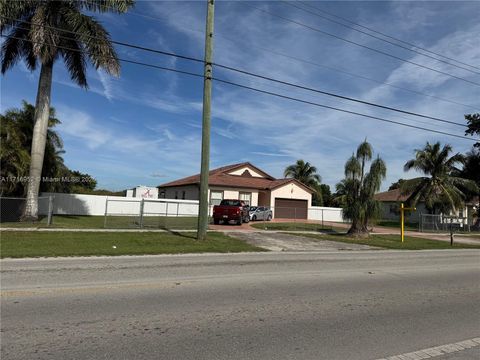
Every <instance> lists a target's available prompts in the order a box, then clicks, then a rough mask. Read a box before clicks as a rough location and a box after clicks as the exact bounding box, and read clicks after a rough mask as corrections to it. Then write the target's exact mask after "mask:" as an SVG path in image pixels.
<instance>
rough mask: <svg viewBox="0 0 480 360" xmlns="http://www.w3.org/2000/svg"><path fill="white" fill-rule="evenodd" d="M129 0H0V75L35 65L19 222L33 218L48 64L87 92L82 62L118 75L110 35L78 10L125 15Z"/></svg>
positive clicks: (47, 98) (44, 125)
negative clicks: (60, 66) (1, 38)
mask: <svg viewBox="0 0 480 360" xmlns="http://www.w3.org/2000/svg"><path fill="white" fill-rule="evenodd" d="M133 2H134V1H133V0H65V1H54V0H42V1H41V0H24V1H9V0H0V32H2V33H4V32H5V31H7V32H8V34H7V37H6V40H5V42H4V43H3V45H2V55H1V64H2V68H1V71H2V74H4V73H5V72H6V71H7V70H8V69H10V68H11V67H12V66H13V65H14V64H15V63H16V62H17V61H18V60H24V61H25V63H26V65H27V67H28V68H29V69H30V70H32V71H33V70H35V69H36V67H37V63H39V64H40V77H39V83H38V91H37V99H36V104H35V127H34V130H33V139H32V151H31V162H30V171H29V183H28V190H27V201H26V207H25V212H24V216H23V218H24V219H26V220H36V219H37V218H38V192H39V188H40V178H41V175H42V166H43V158H44V154H45V144H46V137H47V129H48V119H49V112H50V96H51V87H52V72H53V64H54V62H55V61H56V60H58V59H59V58H60V57H62V58H63V61H64V63H65V65H66V66H67V69H68V71H69V73H70V77H71V79H72V80H73V81H74V82H76V83H77V84H78V85H79V86H81V87H84V88H87V87H88V84H87V79H86V66H87V61H89V62H91V63H92V64H93V66H94V67H95V68H96V69H98V68H103V69H104V70H105V71H106V72H108V73H110V74H112V75H118V74H119V71H120V64H119V61H118V58H117V54H116V52H115V49H114V48H113V46H112V43H111V42H110V35H109V33H108V32H107V31H106V30H105V28H104V27H103V26H102V25H101V24H100V23H99V22H97V21H96V20H95V19H94V18H93V17H91V16H88V15H85V14H83V13H82V11H91V12H107V11H112V12H116V13H124V12H126V11H127V10H128V9H129V8H130V7H131V6H133Z"/></svg>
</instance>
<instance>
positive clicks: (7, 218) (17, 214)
mask: <svg viewBox="0 0 480 360" xmlns="http://www.w3.org/2000/svg"><path fill="white" fill-rule="evenodd" d="M53 201H54V199H53V196H41V197H39V198H38V220H37V221H35V222H23V221H22V215H23V212H24V211H25V206H26V203H27V199H26V198H20V197H0V223H1V225H2V227H9V226H13V227H18V226H20V225H25V226H27V225H30V224H34V225H45V226H50V225H51V224H52V221H53Z"/></svg>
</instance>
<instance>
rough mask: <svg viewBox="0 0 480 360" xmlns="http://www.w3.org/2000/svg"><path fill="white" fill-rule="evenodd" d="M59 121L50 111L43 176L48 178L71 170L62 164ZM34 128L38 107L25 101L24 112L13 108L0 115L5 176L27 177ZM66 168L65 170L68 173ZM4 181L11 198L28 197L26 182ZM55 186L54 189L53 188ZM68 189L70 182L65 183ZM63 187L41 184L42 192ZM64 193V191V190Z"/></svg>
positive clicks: (0, 156) (0, 148) (0, 155)
mask: <svg viewBox="0 0 480 360" xmlns="http://www.w3.org/2000/svg"><path fill="white" fill-rule="evenodd" d="M58 124H60V120H58V119H57V118H56V117H55V109H54V108H50V111H49V119H48V130H47V137H46V144H45V155H44V161H43V169H42V175H43V176H45V177H52V178H54V177H62V176H68V175H67V173H68V172H69V170H68V169H67V168H66V166H65V165H64V164H63V158H62V154H64V153H65V152H64V151H63V150H62V148H63V142H62V139H61V138H60V135H59V134H58V133H57V132H56V131H55V130H54V127H55V126H56V125H58ZM34 125H35V107H34V106H33V105H31V104H29V103H27V102H26V101H23V103H22V108H21V109H10V110H7V111H6V112H5V115H0V128H1V135H2V136H1V140H2V141H1V143H0V160H1V174H2V177H4V178H7V179H10V180H13V179H18V178H23V177H27V176H28V170H29V167H30V152H31V146H32V137H33V129H34ZM65 169H66V171H65ZM10 180H9V181H4V182H2V184H1V192H2V194H4V195H10V196H25V194H26V191H25V187H24V183H23V181H10ZM53 185H55V186H53ZM62 185H64V187H63V189H64V190H66V189H68V187H70V186H71V184H69V183H65V184H62ZM57 188H58V189H59V188H61V186H60V185H59V184H58V183H48V182H43V183H41V186H40V190H41V191H53V190H56V189H57ZM64 192H65V191H64Z"/></svg>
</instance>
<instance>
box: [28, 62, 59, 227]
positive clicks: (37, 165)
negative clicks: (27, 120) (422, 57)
mask: <svg viewBox="0 0 480 360" xmlns="http://www.w3.org/2000/svg"><path fill="white" fill-rule="evenodd" d="M52 71H53V61H50V62H48V63H46V64H42V69H41V71H40V79H39V81H38V91H37V100H36V104H35V126H34V128H33V138H32V152H31V157H30V173H29V179H28V184H27V201H26V204H25V211H24V213H23V217H22V218H23V220H24V221H36V220H38V192H39V190H40V181H41V176H42V167H43V157H44V155H45V144H46V142H47V130H48V119H49V117H50V95H51V90H52Z"/></svg>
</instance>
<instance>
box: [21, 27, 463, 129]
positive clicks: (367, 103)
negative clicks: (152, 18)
mask: <svg viewBox="0 0 480 360" xmlns="http://www.w3.org/2000/svg"><path fill="white" fill-rule="evenodd" d="M24 22H26V23H30V24H31V25H35V24H33V23H32V22H27V21H24ZM45 26H46V27H49V28H53V29H55V30H60V31H66V32H68V33H73V34H76V32H73V31H70V30H63V29H60V28H56V27H53V26H48V25H45ZM19 28H21V29H24V30H28V28H23V27H19ZM60 37H61V38H64V37H63V36H61V35H60ZM90 38H96V39H98V38H97V37H92V36H90ZM112 43H115V44H118V45H122V46H126V47H130V48H135V49H140V50H143V51H148V52H153V53H157V54H161V55H167V56H173V57H177V58H180V59H184V60H191V61H195V62H199V63H203V62H204V61H203V60H201V59H198V58H193V57H190V56H184V55H179V54H175V53H171V52H166V51H162V50H158V49H152V48H147V47H144V46H138V45H134V44H129V43H125V42H121V41H113V40H112ZM212 65H215V66H217V67H220V68H224V69H226V70H230V71H234V72H237V73H241V74H244V75H249V76H253V77H257V78H261V79H264V80H268V81H272V82H276V83H279V84H282V85H287V86H291V87H295V88H299V89H302V90H307V91H311V92H315V93H319V94H322V95H326V96H331V97H335V98H340V99H344V100H348V101H352V102H357V103H361V104H364V105H368V106H374V107H378V108H382V109H386V110H390V111H395V112H399V113H403V114H407V115H412V116H417V117H421V118H426V119H431V120H435V121H439V122H443V123H448V124H453V125H457V126H462V127H466V125H465V124H461V123H457V122H454V121H450V120H445V119H440V118H437V117H433V116H428V115H423V114H418V113H415V112H411V111H406V110H402V109H398V108H394V107H390V106H385V105H380V104H376V103H372V102H368V101H364V100H360V99H355V98H352V97H348V96H343V95H339V94H334V93H331V92H327V91H323V90H319V89H314V88H311V87H306V86H302V85H299V84H294V83H291V82H286V81H283V80H278V79H274V78H271V77H267V76H263V75H259V74H255V73H252V72H249V71H246V70H242V69H238V68H234V67H230V66H226V65H222V64H218V63H212Z"/></svg>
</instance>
